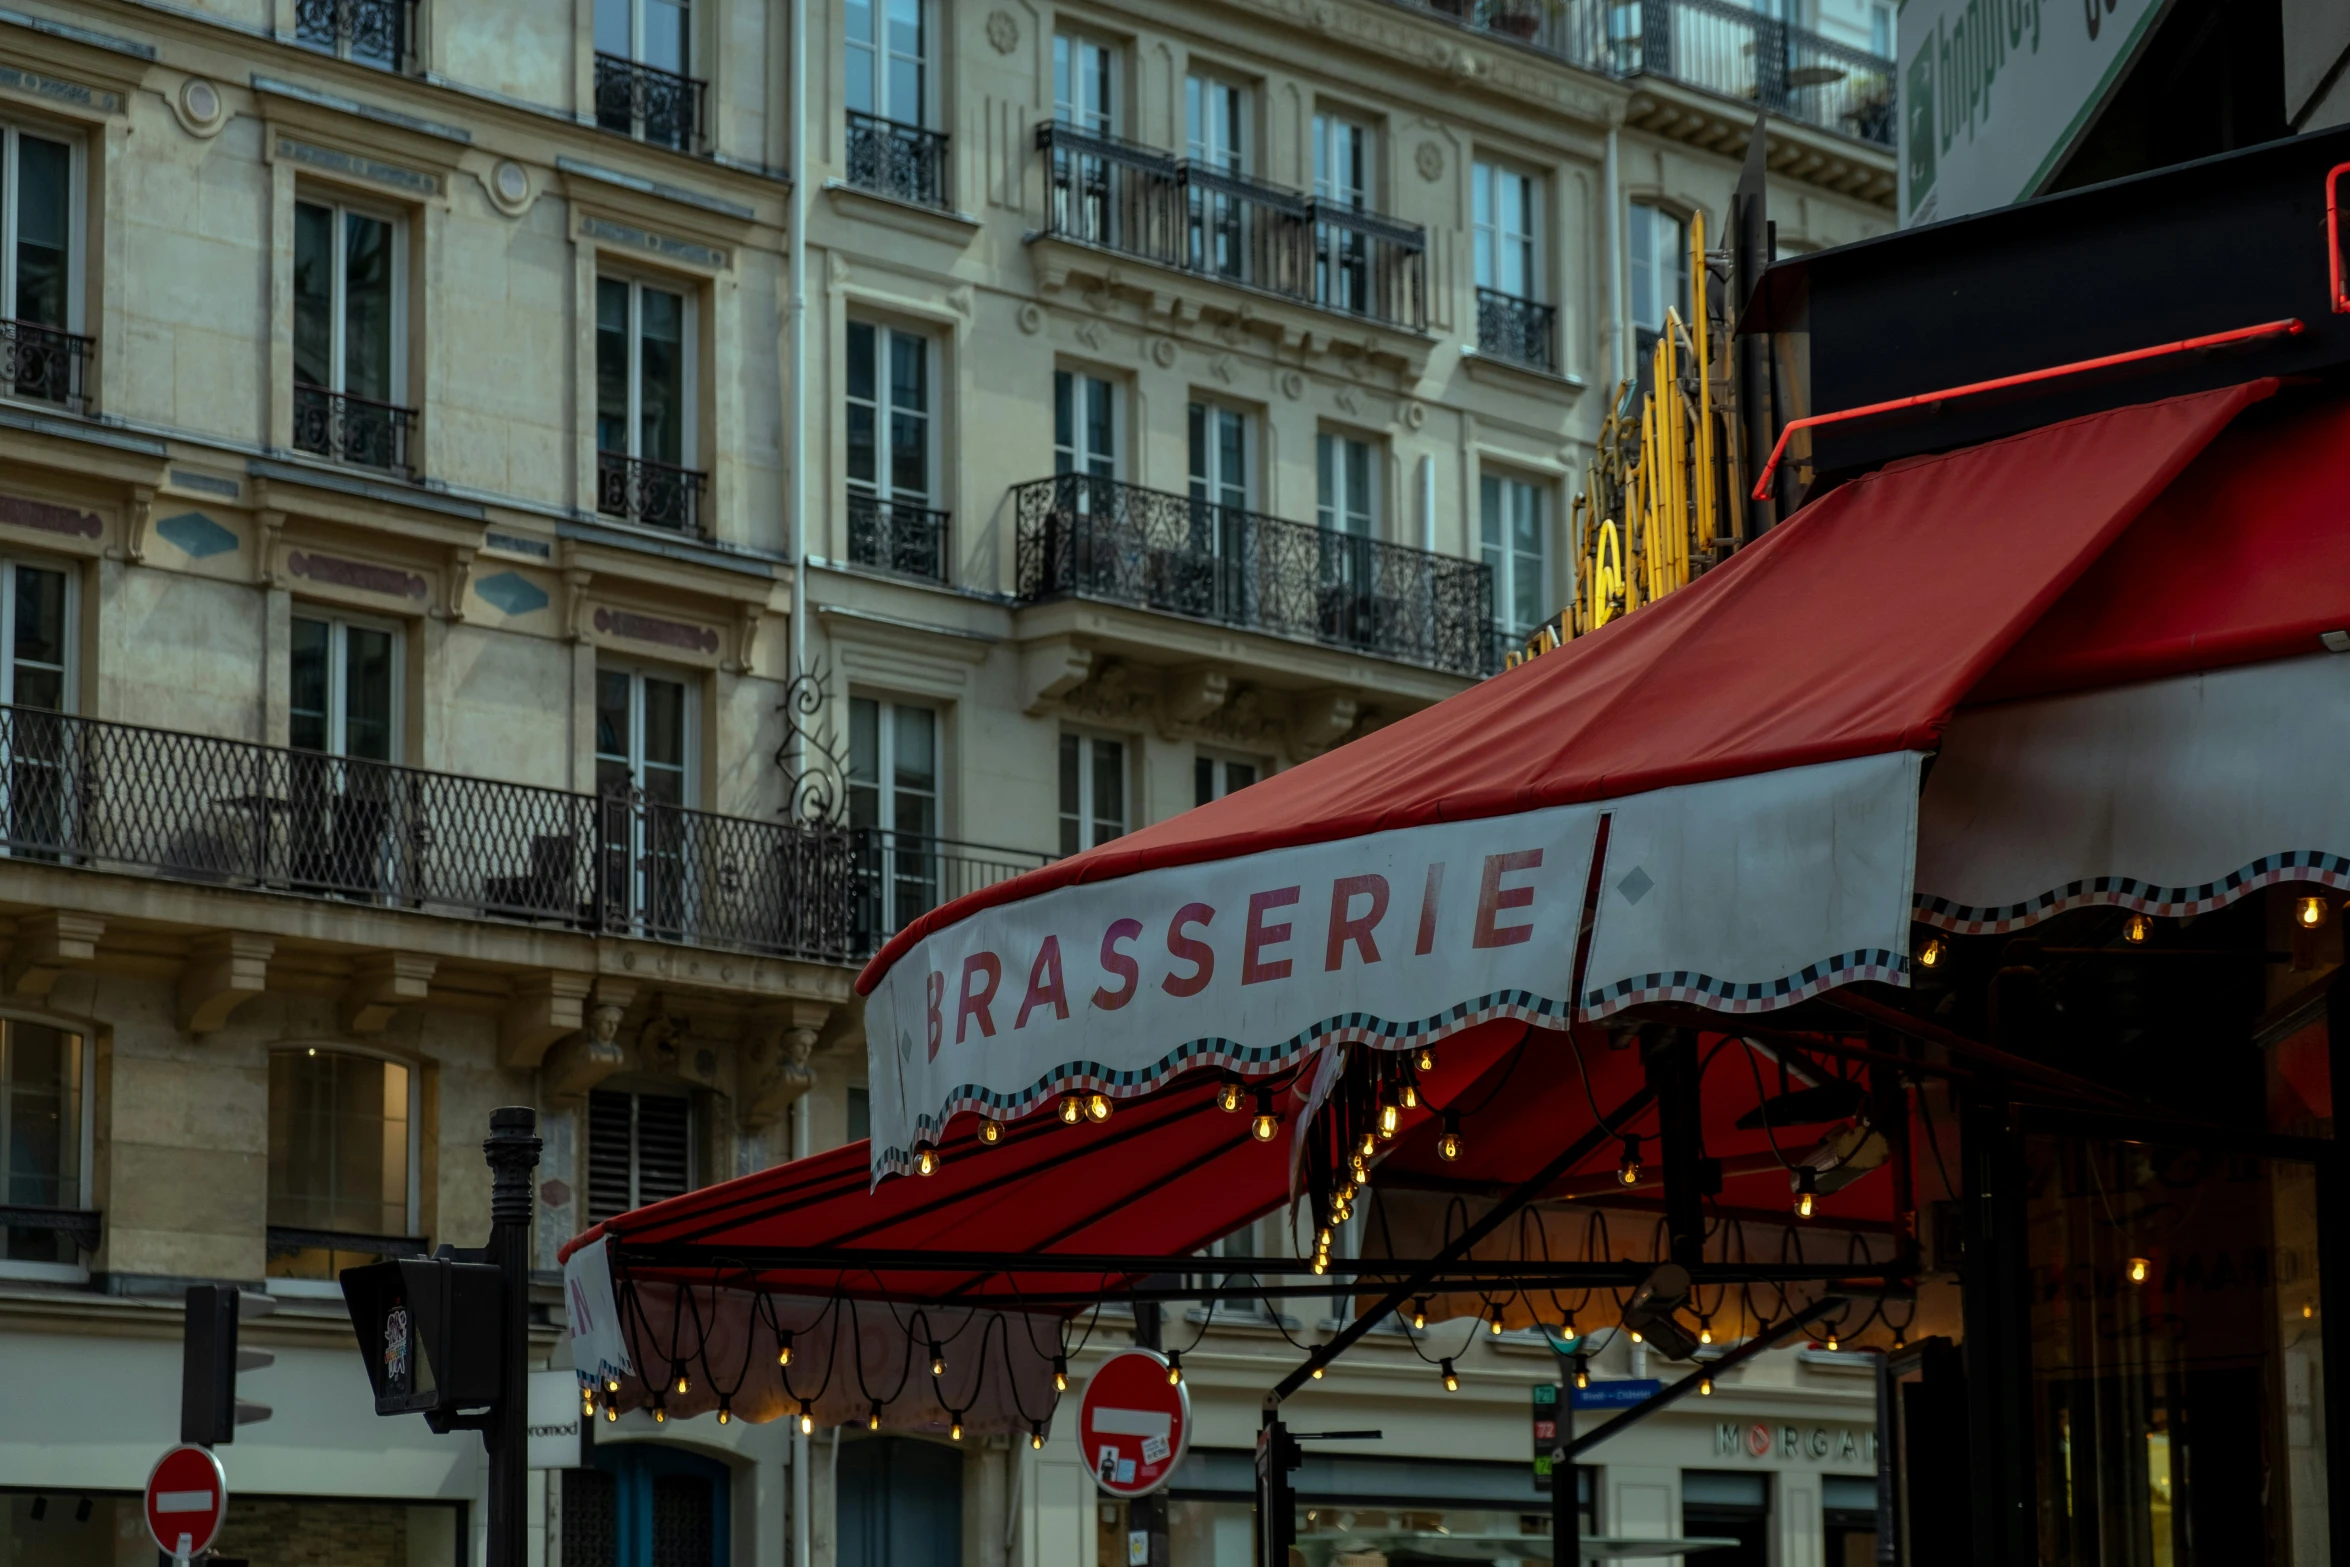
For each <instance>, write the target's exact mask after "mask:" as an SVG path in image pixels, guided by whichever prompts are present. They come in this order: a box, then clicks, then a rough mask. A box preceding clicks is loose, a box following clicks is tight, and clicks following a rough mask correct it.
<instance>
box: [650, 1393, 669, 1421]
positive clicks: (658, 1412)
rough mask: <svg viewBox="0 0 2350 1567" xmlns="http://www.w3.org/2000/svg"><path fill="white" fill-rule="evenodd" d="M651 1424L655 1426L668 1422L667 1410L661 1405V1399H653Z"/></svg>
mask: <svg viewBox="0 0 2350 1567" xmlns="http://www.w3.org/2000/svg"><path fill="white" fill-rule="evenodd" d="M653 1424H655V1425H657V1426H665V1425H667V1424H669V1411H668V1410H666V1409H663V1408H662V1407H661V1401H660V1400H659V1399H657V1398H656V1399H654V1400H653Z"/></svg>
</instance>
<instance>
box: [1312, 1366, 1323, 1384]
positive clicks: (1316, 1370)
mask: <svg viewBox="0 0 2350 1567" xmlns="http://www.w3.org/2000/svg"><path fill="white" fill-rule="evenodd" d="M1314 1380H1315V1381H1317V1382H1319V1381H1321V1380H1322V1368H1321V1367H1320V1366H1316V1367H1315V1368H1314Z"/></svg>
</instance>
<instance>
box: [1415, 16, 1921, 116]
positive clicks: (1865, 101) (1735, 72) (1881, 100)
mask: <svg viewBox="0 0 2350 1567" xmlns="http://www.w3.org/2000/svg"><path fill="white" fill-rule="evenodd" d="M1405 3H1407V4H1412V5H1415V6H1416V7H1417V8H1419V9H1422V10H1427V11H1433V12H1436V13H1437V14H1439V15H1442V16H1450V17H1454V18H1456V19H1458V20H1459V21H1461V22H1462V23H1464V24H1466V25H1469V26H1473V27H1480V28H1483V29H1485V30H1486V31H1488V32H1492V33H1497V34H1500V35H1502V36H1503V37H1508V38H1515V39H1518V40H1520V41H1521V42H1523V43H1525V44H1527V45H1529V46H1530V47H1532V48H1535V49H1539V50H1541V51H1542V52H1544V53H1545V54H1550V55H1555V56H1556V57H1558V58H1559V59H1562V60H1565V61H1566V62H1567V63H1569V64H1571V65H1576V66H1580V67H1581V68H1583V69H1584V70H1587V71H1597V72H1601V73H1603V74H1605V75H1609V76H1617V77H1630V76H1644V75H1645V76H1662V77H1669V78H1670V79H1672V80H1674V81H1677V82H1680V83H1682V84H1683V85H1685V86H1689V87H1696V88H1700V89H1703V90H1704V91H1706V92H1710V93H1718V94H1720V95H1721V96H1723V97H1725V98H1736V99H1740V100H1743V101H1745V102H1748V103H1753V104H1756V105H1758V106H1759V107H1761V108H1763V109H1766V110H1768V111H1770V112H1771V113H1773V114H1779V115H1784V116H1786V117H1787V118H1788V119H1791V120H1800V121H1802V122H1804V123H1805V124H1808V125H1816V126H1818V127H1820V128H1821V129H1822V130H1830V131H1836V132H1839V133H1841V134H1843V135H1846V136H1852V137H1856V138H1858V139H1859V140H1861V141H1866V142H1873V143H1875V144H1876V145H1878V146H1880V147H1890V146H1892V145H1893V140H1894V128H1895V125H1896V123H1897V122H1896V120H1895V118H1894V111H1895V103H1896V99H1895V91H1894V84H1895V77H1894V71H1895V66H1894V62H1893V61H1891V60H1888V59H1886V58H1884V57H1883V56H1881V55H1876V54H1872V53H1870V52H1869V51H1868V50H1866V49H1857V48H1854V47H1852V46H1850V45H1848V44H1840V43H1837V42H1835V41H1834V40H1832V39H1829V38H1825V37H1822V36H1821V35H1820V34H1818V33H1816V32H1813V31H1811V30H1810V29H1809V28H1804V27H1797V26H1795V25H1793V24H1792V23H1789V22H1785V21H1781V20H1780V19H1778V18H1777V17H1774V16H1772V15H1771V14H1769V12H1768V11H1766V10H1765V9H1763V8H1762V7H1761V6H1759V5H1758V6H1754V7H1752V8H1749V7H1748V6H1746V5H1744V4H1740V3H1738V0H1405Z"/></svg>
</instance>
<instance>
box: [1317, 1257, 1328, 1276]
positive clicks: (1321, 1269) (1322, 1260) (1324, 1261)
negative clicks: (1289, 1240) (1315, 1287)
mask: <svg viewBox="0 0 2350 1567" xmlns="http://www.w3.org/2000/svg"><path fill="white" fill-rule="evenodd" d="M1329 1271H1330V1259H1329V1258H1328V1257H1327V1256H1325V1255H1323V1254H1322V1253H1321V1252H1315V1253H1314V1276H1315V1277H1316V1278H1320V1277H1321V1276H1322V1275H1323V1274H1325V1273H1328V1272H1329Z"/></svg>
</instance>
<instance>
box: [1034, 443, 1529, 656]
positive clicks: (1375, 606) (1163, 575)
mask: <svg viewBox="0 0 2350 1567" xmlns="http://www.w3.org/2000/svg"><path fill="white" fill-rule="evenodd" d="M1012 495H1013V501H1014V505H1015V510H1016V512H1017V514H1018V518H1019V543H1018V556H1019V558H1018V566H1019V579H1020V598H1021V599H1022V601H1023V602H1029V603H1033V602H1036V601H1038V600H1042V599H1048V598H1057V597H1061V596H1064V595H1067V596H1073V597H1077V598H1090V599H1105V600H1108V601H1110V602H1112V603H1118V604H1133V605H1137V606H1139V607H1141V608H1145V609H1154V610H1163V611H1166V612H1167V613H1170V614H1176V615H1187V616H1190V617H1192V618H1194V619H1197V620H1208V621H1214V622H1217V623H1218V624H1221V625H1227V626H1238V627H1242V628H1244V629H1247V630H1251V631H1265V632H1270V633H1272V634H1274V635H1276V636H1286V637H1297V638H1301V639H1306V640H1310V641H1315V642H1322V643H1327V644H1329V645H1331V646H1334V647H1344V648H1352V649H1354V650H1355V651H1357V652H1362V653H1370V654H1374V655H1377V656H1379V657H1381V658H1392V659H1398V660H1401V661H1403V662H1405V663H1412V664H1423V665H1426V666H1428V667H1430V668H1433V669H1443V670H1449V671H1451V672H1452V673H1454V674H1459V675H1472V676H1475V675H1485V674H1490V673H1491V672H1492V671H1493V669H1494V668H1496V667H1497V666H1496V665H1495V663H1494V659H1493V644H1492V636H1491V626H1492V621H1493V573H1492V571H1491V569H1490V568H1488V567H1487V566H1485V565H1484V564H1483V563H1482V562H1480V561H1473V560H1462V559H1459V558H1457V557H1454V556H1450V555H1437V554H1433V553H1431V552H1429V551H1427V550H1418V549H1412V548H1410V547H1408V546H1405V545H1401V544H1388V543H1384V542H1382V541H1380V540H1377V539H1367V538H1362V537H1359V536H1357V535H1354V534H1350V533H1337V532H1333V531H1331V530H1329V529H1325V528H1315V527H1308V526H1306V525H1305V524H1303V523H1296V522H1285V521H1283V520H1282V519H1280V518H1278V517H1267V516H1263V515H1260V514H1259V513H1256V512H1252V511H1242V510H1240V509H1239V508H1237V507H1231V506H1219V505H1216V504H1214V503H1212V502H1208V501H1201V500H1194V499H1192V498H1191V497H1189V496H1186V495H1173V494H1169V493H1167V492H1165V491H1162V490H1146V489H1144V488H1143V487H1142V486H1140V485H1136V484H1122V483H1119V482H1118V481H1116V480H1114V479H1102V478H1095V477H1092V476H1090V475H1086V474H1074V473H1065V474H1060V475H1057V476H1055V477H1053V478H1050V479H1039V480H1036V481H1035V482H1033V483H1030V484H1023V485H1019V486H1016V487H1015V488H1014V490H1013V492H1012Z"/></svg>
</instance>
